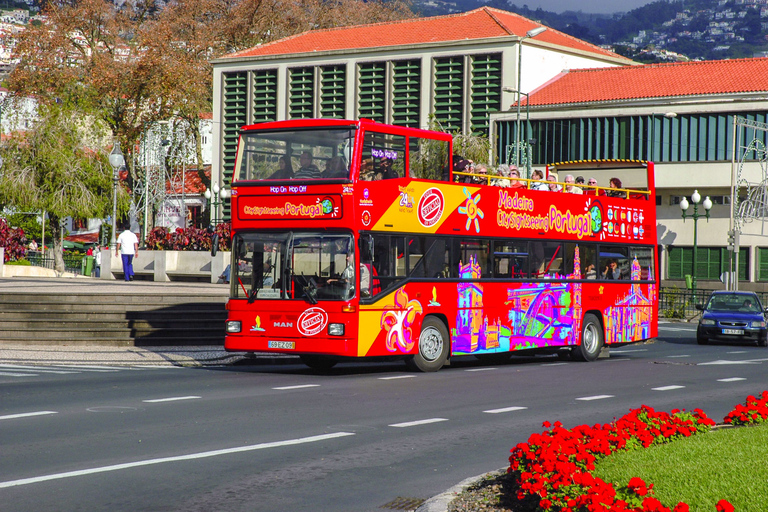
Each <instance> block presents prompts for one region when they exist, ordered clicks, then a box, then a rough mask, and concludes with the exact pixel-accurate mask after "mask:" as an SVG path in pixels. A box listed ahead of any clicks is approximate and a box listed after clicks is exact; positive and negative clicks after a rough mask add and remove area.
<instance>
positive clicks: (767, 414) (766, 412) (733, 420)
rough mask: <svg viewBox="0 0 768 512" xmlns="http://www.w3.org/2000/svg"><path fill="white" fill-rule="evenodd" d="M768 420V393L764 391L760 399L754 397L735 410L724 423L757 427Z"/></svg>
mask: <svg viewBox="0 0 768 512" xmlns="http://www.w3.org/2000/svg"><path fill="white" fill-rule="evenodd" d="M766 420H768V391H763V393H762V394H761V395H760V398H755V397H754V396H752V395H749V396H748V397H747V400H746V402H744V404H743V405H742V404H739V405H737V406H736V407H734V408H733V410H732V411H731V412H729V413H728V415H727V416H726V417H725V419H724V420H723V421H725V423H730V424H731V425H757V424H759V423H763V422H764V421H766Z"/></svg>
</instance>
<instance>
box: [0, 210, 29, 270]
mask: <svg viewBox="0 0 768 512" xmlns="http://www.w3.org/2000/svg"><path fill="white" fill-rule="evenodd" d="M0 247H4V248H5V258H4V259H5V263H8V262H9V261H15V260H18V259H21V258H24V256H26V255H27V238H26V237H25V236H24V230H23V229H20V228H12V227H9V226H8V223H7V222H6V221H5V219H0Z"/></svg>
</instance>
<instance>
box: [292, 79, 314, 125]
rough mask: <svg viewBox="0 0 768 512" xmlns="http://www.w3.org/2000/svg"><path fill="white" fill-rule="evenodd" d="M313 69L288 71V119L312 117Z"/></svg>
mask: <svg viewBox="0 0 768 512" xmlns="http://www.w3.org/2000/svg"><path fill="white" fill-rule="evenodd" d="M314 84H315V70H314V68H293V69H291V70H289V71H288V91H289V93H288V117H289V118H290V119H307V118H310V117H314V111H315V109H314V106H315V105H314V96H315V95H314V89H315V87H314Z"/></svg>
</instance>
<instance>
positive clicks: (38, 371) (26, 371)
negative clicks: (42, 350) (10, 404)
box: [0, 364, 173, 378]
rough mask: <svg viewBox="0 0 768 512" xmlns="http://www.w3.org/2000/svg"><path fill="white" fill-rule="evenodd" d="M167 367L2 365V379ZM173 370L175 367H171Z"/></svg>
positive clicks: (0, 367) (0, 370)
mask: <svg viewBox="0 0 768 512" xmlns="http://www.w3.org/2000/svg"><path fill="white" fill-rule="evenodd" d="M161 368H168V367H167V366H98V365H70V364H55V365H49V366H37V365H24V364H0V377H12V378H30V377H40V376H42V375H74V374H78V373H114V372H123V371H144V370H159V369H161ZM171 368H173V367H171Z"/></svg>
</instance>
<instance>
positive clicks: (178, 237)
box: [144, 223, 231, 251]
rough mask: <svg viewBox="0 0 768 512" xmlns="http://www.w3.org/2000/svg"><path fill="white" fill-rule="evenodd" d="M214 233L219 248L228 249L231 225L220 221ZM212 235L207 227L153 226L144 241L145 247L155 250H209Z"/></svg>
mask: <svg viewBox="0 0 768 512" xmlns="http://www.w3.org/2000/svg"><path fill="white" fill-rule="evenodd" d="M214 233H216V234H218V235H219V250H221V251H227V250H229V247H230V244H231V241H230V236H231V226H230V224H229V223H222V224H219V225H217V226H216V227H215V229H214ZM212 235H213V233H211V232H210V231H208V230H207V229H199V228H187V229H182V228H176V229H175V230H174V231H170V230H169V229H168V228H164V227H158V228H154V229H153V230H152V231H150V232H149V234H148V235H147V238H146V240H145V241H144V244H145V247H146V248H147V249H149V250H155V251H164V250H165V251H210V250H211V243H212V242H211V240H212Z"/></svg>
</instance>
